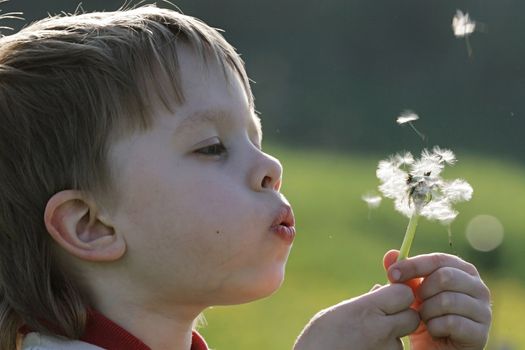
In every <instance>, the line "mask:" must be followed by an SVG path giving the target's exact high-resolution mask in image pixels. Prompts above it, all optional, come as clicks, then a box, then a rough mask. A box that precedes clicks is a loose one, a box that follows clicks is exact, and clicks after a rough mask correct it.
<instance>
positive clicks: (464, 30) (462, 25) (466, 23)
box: [452, 10, 476, 57]
mask: <svg viewBox="0 0 525 350" xmlns="http://www.w3.org/2000/svg"><path fill="white" fill-rule="evenodd" d="M452 30H453V31H454V35H455V36H456V37H457V38H465V42H466V44H467V53H468V55H469V57H471V56H472V47H471V46H470V41H469V39H468V37H469V36H470V35H471V34H472V33H474V31H475V30H476V22H475V21H473V20H471V19H470V16H469V14H468V13H465V14H463V12H461V11H460V10H457V11H456V15H455V16H454V17H453V18H452Z"/></svg>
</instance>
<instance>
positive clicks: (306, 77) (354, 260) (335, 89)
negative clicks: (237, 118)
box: [0, 0, 525, 350]
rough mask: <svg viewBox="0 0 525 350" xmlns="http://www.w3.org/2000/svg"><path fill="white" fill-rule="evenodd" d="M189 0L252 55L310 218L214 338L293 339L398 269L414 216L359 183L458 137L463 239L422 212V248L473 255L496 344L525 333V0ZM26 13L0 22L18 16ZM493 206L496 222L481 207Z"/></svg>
mask: <svg viewBox="0 0 525 350" xmlns="http://www.w3.org/2000/svg"><path fill="white" fill-rule="evenodd" d="M122 3H123V1H113V0H84V1H83V2H82V7H83V8H84V9H85V10H86V11H92V10H114V9H116V8H118V7H119V6H120V5H122ZM175 4H176V5H177V6H179V7H180V9H181V10H182V11H183V12H184V13H186V14H189V15H193V16H196V17H199V18H201V19H203V20H204V21H206V22H207V23H208V24H210V25H212V26H214V27H218V28H221V29H224V30H225V37H226V38H227V39H228V40H229V41H230V42H231V43H232V44H233V45H234V46H235V47H237V49H238V51H239V52H240V53H241V54H242V57H243V58H244V60H245V61H246V64H247V68H248V73H249V75H250V77H251V78H252V79H253V80H254V81H255V83H254V84H253V89H254V93H255V96H256V102H257V109H258V110H259V111H260V112H261V113H262V119H263V123H264V130H265V147H266V149H267V151H268V152H270V153H273V154H274V155H275V156H277V157H278V158H280V159H281V161H282V163H283V165H284V168H285V171H284V186H283V192H284V193H285V194H286V195H287V197H288V198H289V200H290V201H291V203H292V204H293V206H294V210H295V213H296V219H297V229H298V236H297V240H296V242H295V243H294V248H293V251H292V254H291V256H290V260H289V264H288V268H287V277H286V281H285V283H284V285H283V287H282V288H281V290H280V291H279V292H277V293H276V294H275V295H274V296H272V297H270V298H267V299H265V300H261V301H258V302H255V303H251V304H248V305H241V306H233V307H216V308H213V309H211V310H209V311H208V312H206V318H207V320H208V323H209V324H208V325H207V326H206V327H204V328H202V329H201V331H202V333H203V334H204V335H205V336H206V338H207V340H208V342H209V343H210V344H211V346H212V347H213V348H214V349H217V350H236V349H246V348H250V349H261V350H262V349H290V348H291V346H292V344H293V341H294V339H295V337H296V336H297V335H298V334H299V332H300V330H301V329H302V327H303V326H304V324H305V323H306V322H307V321H308V320H309V318H310V317H311V316H312V315H314V314H315V313H316V312H317V311H319V310H320V309H321V308H324V307H327V306H329V305H332V304H334V303H338V302H340V301H341V300H344V299H347V298H351V297H353V296H356V295H358V294H361V293H363V292H366V291H368V290H369V289H370V288H371V286H373V285H374V284H375V283H384V281H385V275H384V272H383V270H382V265H381V260H382V256H383V254H384V252H385V251H387V250H388V249H392V248H398V247H399V245H400V244H401V240H402V236H403V234H404V230H405V226H406V223H407V220H406V219H405V218H403V217H401V215H399V214H397V213H396V212H394V210H393V206H392V203H390V202H384V203H383V204H382V205H381V206H380V207H379V208H378V209H376V210H373V211H369V209H368V208H367V206H366V204H365V203H364V202H363V201H362V200H361V195H363V194H364V193H366V192H368V191H370V190H373V189H375V188H376V187H377V184H378V181H377V179H376V178H375V168H376V166H377V162H378V161H379V160H380V159H383V158H385V157H386V156H388V155H389V154H392V153H395V152H397V151H400V150H410V151H413V152H415V153H419V151H420V150H421V148H423V147H431V146H433V145H435V144H438V145H440V146H442V147H447V148H451V149H453V150H454V151H455V152H456V153H457V155H458V158H459V163H458V164H457V165H456V166H455V167H452V168H450V169H447V170H446V171H445V173H444V176H445V177H446V178H456V177H462V178H465V179H466V180H467V181H469V182H470V183H471V184H472V185H473V187H474V198H473V200H472V201H471V202H468V203H464V204H461V205H459V206H458V209H459V211H460V215H459V217H458V218H457V220H456V221H455V222H454V223H453V225H452V233H453V244H452V247H450V246H449V243H448V237H447V230H446V228H445V227H443V226H441V225H439V224H437V223H430V222H426V221H423V222H422V223H421V224H420V226H419V228H418V235H417V236H416V240H415V242H414V245H413V250H412V254H418V253H425V252H431V251H444V252H448V253H452V254H458V255H459V256H461V257H463V258H465V259H467V260H469V261H472V262H474V263H475V264H476V265H477V266H478V268H479V269H480V271H481V273H482V276H483V277H484V279H485V281H486V282H487V284H488V285H489V287H490V288H491V290H492V295H493V305H494V323H493V327H492V331H491V343H490V345H489V349H498V350H502V349H507V350H509V349H525V333H524V332H523V323H522V322H521V318H520V316H521V315H524V314H525V300H524V298H523V296H524V295H525V242H524V238H523V234H525V217H524V216H525V213H524V211H525V140H524V135H523V134H524V131H525V104H524V103H523V101H524V96H525V79H524V77H523V75H524V72H525V71H524V68H525V60H524V57H525V41H523V38H522V37H523V33H524V32H525V21H523V19H522V14H523V13H524V11H525V2H523V1H520V0H500V1H488V0H471V1H466V0H464V1H463V0H440V1H422V0H397V1H391V0H389V1H386V0H385V1H370V0H326V1H312V0H303V1H295V0H281V1H279V2H268V1H250V0H224V1H217V0H203V1H199V0H180V1H175ZM77 5H78V1H70V0H43V1H36V0H11V1H9V2H7V3H3V4H1V5H0V8H2V9H3V11H4V12H9V11H23V12H24V17H25V18H26V19H27V21H28V22H30V21H32V20H35V19H38V18H42V17H44V16H46V15H47V13H51V14H55V13H59V12H61V11H65V12H73V11H75V9H76V8H77ZM159 5H162V4H160V3H159ZM162 6H167V7H169V6H168V5H162ZM457 9H460V10H462V11H463V12H468V13H469V14H470V16H471V18H472V19H474V20H475V21H476V22H477V30H476V31H475V32H474V33H473V35H472V36H470V37H469V41H470V45H471V47H472V55H469V54H468V52H467V44H466V41H465V39H458V38H456V37H454V35H453V32H452V28H451V22H452V17H453V16H454V14H455V13H456V10H457ZM23 24H24V23H23V22H20V21H9V20H4V23H2V25H9V26H12V27H13V28H15V30H16V29H18V28H20V27H21V26H22V25H23ZM3 33H4V34H6V35H7V34H9V31H7V30H3ZM406 109H411V110H413V111H415V112H416V113H418V114H419V115H420V117H421V120H419V121H417V122H416V126H417V127H418V128H419V130H420V131H421V132H422V133H424V134H425V135H426V136H427V138H426V140H425V141H422V140H421V139H420V138H419V137H418V136H417V135H416V134H415V133H414V131H412V130H411V129H410V128H409V127H408V126H403V127H400V126H398V125H397V124H396V123H395V118H396V117H397V116H398V115H399V114H400V113H401V112H402V111H403V110H406ZM480 215H485V216H481V217H480ZM486 215H489V216H490V218H491V220H492V222H496V224H495V226H490V225H489V224H487V222H485V221H483V219H487V216H486ZM480 220H481V221H480ZM476 222H477V223H478V224H479V223H480V222H481V224H479V225H478V226H477V228H476V226H475V224H476ZM498 225H499V226H498ZM469 227H470V228H469ZM491 230H492V231H491ZM467 231H469V232H471V233H472V232H473V231H475V232H474V233H476V232H478V233H479V235H481V239H484V238H487V237H489V238H490V237H496V236H497V234H501V232H503V241H502V243H501V244H500V245H499V246H497V247H496V248H495V249H493V250H491V251H489V252H480V251H478V250H476V249H474V248H472V246H471V245H470V244H469V241H468V240H467V238H466V232H467Z"/></svg>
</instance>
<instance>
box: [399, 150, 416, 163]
mask: <svg viewBox="0 0 525 350" xmlns="http://www.w3.org/2000/svg"><path fill="white" fill-rule="evenodd" d="M395 158H396V160H397V162H398V163H399V166H402V165H410V164H413V163H414V156H413V155H412V153H410V152H405V153H397V154H396V155H395Z"/></svg>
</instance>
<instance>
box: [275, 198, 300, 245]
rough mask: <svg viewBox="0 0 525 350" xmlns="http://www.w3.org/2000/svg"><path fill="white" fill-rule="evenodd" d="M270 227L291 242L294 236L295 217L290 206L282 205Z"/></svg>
mask: <svg viewBox="0 0 525 350" xmlns="http://www.w3.org/2000/svg"><path fill="white" fill-rule="evenodd" d="M270 229H271V230H272V231H273V232H274V233H276V234H277V235H278V236H279V237H280V238H282V239H283V240H284V241H285V242H287V243H289V244H291V243H292V242H293V240H294V238H295V217H294V214H293V210H292V207H290V206H289V205H287V204H284V205H282V206H281V207H280V208H279V210H278V211H277V213H276V215H275V220H274V221H273V223H272V225H271V227H270Z"/></svg>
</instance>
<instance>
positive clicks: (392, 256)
mask: <svg viewBox="0 0 525 350" xmlns="http://www.w3.org/2000/svg"><path fill="white" fill-rule="evenodd" d="M398 256H399V250H395V249H392V250H389V251H388V252H386V253H385V255H384V256H383V266H384V268H385V270H388V268H389V267H390V266H391V265H392V264H394V263H395V262H396V261H397V257H398Z"/></svg>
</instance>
